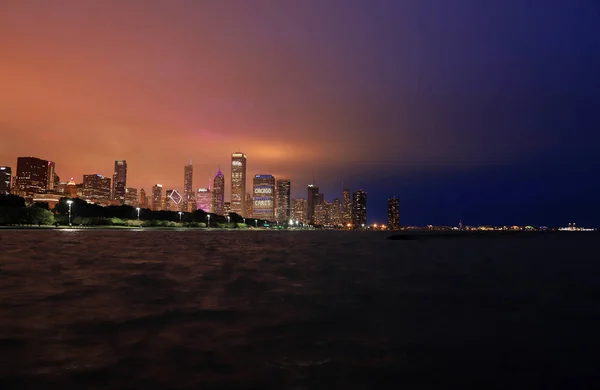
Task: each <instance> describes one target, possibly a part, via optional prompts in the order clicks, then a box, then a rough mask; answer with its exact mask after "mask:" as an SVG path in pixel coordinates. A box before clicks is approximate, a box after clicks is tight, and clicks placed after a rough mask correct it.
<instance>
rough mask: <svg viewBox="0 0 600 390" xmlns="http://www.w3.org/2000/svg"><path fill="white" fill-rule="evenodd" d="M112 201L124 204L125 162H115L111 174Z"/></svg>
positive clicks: (125, 186)
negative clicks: (113, 170)
mask: <svg viewBox="0 0 600 390" xmlns="http://www.w3.org/2000/svg"><path fill="white" fill-rule="evenodd" d="M112 185H113V188H112V199H113V200H116V201H118V202H119V203H120V204H123V203H125V188H127V161H125V160H116V161H115V172H114V174H113V183H112Z"/></svg>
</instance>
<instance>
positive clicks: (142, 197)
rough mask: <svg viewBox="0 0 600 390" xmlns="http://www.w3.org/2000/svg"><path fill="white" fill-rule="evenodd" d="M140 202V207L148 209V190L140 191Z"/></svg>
mask: <svg viewBox="0 0 600 390" xmlns="http://www.w3.org/2000/svg"><path fill="white" fill-rule="evenodd" d="M138 202H139V207H141V208H143V209H147V208H148V197H147V196H146V190H144V189H143V188H142V189H141V190H140V198H139V200H138Z"/></svg>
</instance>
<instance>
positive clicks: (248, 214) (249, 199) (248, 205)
mask: <svg viewBox="0 0 600 390" xmlns="http://www.w3.org/2000/svg"><path fill="white" fill-rule="evenodd" d="M252 206H253V205H252V195H250V194H249V193H247V192H246V205H245V207H246V214H244V215H245V218H250V217H252V214H253V210H252Z"/></svg>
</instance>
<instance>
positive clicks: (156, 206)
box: [150, 184, 162, 211]
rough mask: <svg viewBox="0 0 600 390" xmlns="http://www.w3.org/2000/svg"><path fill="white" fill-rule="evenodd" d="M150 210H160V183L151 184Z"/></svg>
mask: <svg viewBox="0 0 600 390" xmlns="http://www.w3.org/2000/svg"><path fill="white" fill-rule="evenodd" d="M150 206H151V207H152V210H154V211H157V210H162V184H156V185H154V186H152V204H151V205H150Z"/></svg>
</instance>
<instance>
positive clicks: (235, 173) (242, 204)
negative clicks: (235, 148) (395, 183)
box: [231, 152, 248, 217]
mask: <svg viewBox="0 0 600 390" xmlns="http://www.w3.org/2000/svg"><path fill="white" fill-rule="evenodd" d="M231 211H232V212H234V213H236V214H238V215H240V216H242V217H246V216H248V215H247V214H246V155H245V154H244V153H240V152H236V153H233V154H232V155H231Z"/></svg>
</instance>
